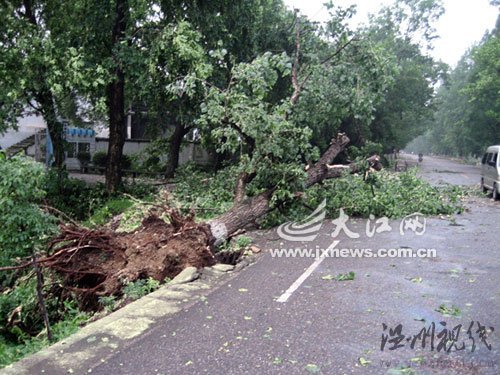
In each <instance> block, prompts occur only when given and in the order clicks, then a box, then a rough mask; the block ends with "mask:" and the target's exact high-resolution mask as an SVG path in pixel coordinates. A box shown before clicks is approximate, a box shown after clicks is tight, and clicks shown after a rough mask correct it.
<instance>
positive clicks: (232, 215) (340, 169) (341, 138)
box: [209, 134, 382, 244]
mask: <svg viewBox="0 0 500 375" xmlns="http://www.w3.org/2000/svg"><path fill="white" fill-rule="evenodd" d="M348 143H349V138H348V137H347V136H346V135H345V134H338V135H337V138H334V139H332V141H331V142H330V147H329V148H328V149H327V150H326V152H325V153H324V154H323V155H322V156H321V158H320V159H319V160H318V161H317V162H316V163H315V164H314V165H313V166H312V167H309V168H307V167H306V168H307V180H306V182H305V186H304V187H305V188H306V189H307V188H308V187H311V186H312V185H315V184H317V183H320V182H322V181H323V180H326V179H330V178H339V177H341V176H342V175H343V173H346V171H349V172H350V173H356V172H359V171H361V170H362V168H363V166H362V165H361V163H351V164H349V165H331V163H333V160H334V159H335V158H336V157H337V155H338V154H339V153H340V152H342V151H343V150H344V149H345V147H346V146H347V144H348ZM366 161H367V162H368V169H367V170H369V169H372V170H380V169H381V168H382V165H381V163H380V158H379V157H378V156H377V155H373V156H371V157H370V158H368V159H367V160H366ZM363 172H364V171H363ZM274 191H275V188H270V189H268V190H266V191H264V192H263V193H261V194H259V195H256V196H254V197H249V198H246V199H244V200H241V199H235V204H234V205H233V207H232V208H231V209H229V210H228V211H227V212H226V213H224V214H222V215H221V216H219V217H217V218H215V219H213V220H211V221H210V222H209V225H210V228H211V232H212V235H213V237H214V242H215V243H216V244H217V243H220V242H223V241H224V240H225V239H227V238H228V237H230V236H231V235H232V234H233V233H235V232H236V231H238V230H239V229H241V228H244V227H245V226H246V225H248V224H250V223H253V222H255V221H256V220H257V219H259V218H260V217H262V216H264V215H265V214H267V213H268V212H270V211H271V210H272V209H273V208H274V207H272V206H271V204H270V202H271V197H272V195H273V193H274Z"/></svg>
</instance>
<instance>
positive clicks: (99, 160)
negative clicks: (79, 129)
mask: <svg viewBox="0 0 500 375" xmlns="http://www.w3.org/2000/svg"><path fill="white" fill-rule="evenodd" d="M107 160H108V154H107V152H104V151H97V152H96V153H95V154H94V156H93V157H92V163H93V164H94V165H95V166H96V167H101V168H106V161H107Z"/></svg>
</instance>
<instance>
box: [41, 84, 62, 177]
mask: <svg viewBox="0 0 500 375" xmlns="http://www.w3.org/2000/svg"><path fill="white" fill-rule="evenodd" d="M36 101H37V103H38V105H39V106H40V112H41V114H42V116H43V119H44V120H45V122H46V123H47V129H48V131H49V135H50V139H51V141H52V147H53V152H54V166H55V167H56V168H57V169H58V170H62V168H63V165H64V138H63V130H64V129H63V124H62V123H61V122H60V121H58V120H57V114H56V108H55V103H54V97H53V95H52V92H51V91H50V90H49V89H46V88H44V89H42V90H40V92H38V93H37V94H36Z"/></svg>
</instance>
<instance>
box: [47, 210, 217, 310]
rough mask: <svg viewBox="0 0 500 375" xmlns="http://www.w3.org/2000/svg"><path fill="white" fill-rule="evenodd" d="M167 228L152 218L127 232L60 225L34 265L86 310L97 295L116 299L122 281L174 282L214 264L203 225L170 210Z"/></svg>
mask: <svg viewBox="0 0 500 375" xmlns="http://www.w3.org/2000/svg"><path fill="white" fill-rule="evenodd" d="M168 215H169V218H170V223H167V222H166V221H164V220H163V219H161V218H159V217H158V216H157V215H156V214H154V213H151V214H150V215H149V216H148V217H146V218H145V219H144V220H143V222H142V225H141V226H140V227H139V228H138V229H137V230H135V231H134V232H131V233H115V232H113V231H111V230H110V229H96V230H90V229H86V228H82V227H75V226H62V227H61V234H60V235H59V236H58V237H57V238H55V239H53V241H52V242H51V243H50V246H49V253H51V255H49V256H46V257H44V258H40V259H39V260H38V262H39V264H40V265H41V266H43V267H44V268H46V269H51V270H53V271H55V272H57V273H58V274H59V275H61V276H62V278H63V281H64V285H63V287H64V288H65V289H66V290H68V291H71V292H74V293H75V294H76V296H77V298H78V299H79V301H80V303H81V305H82V307H83V308H85V309H93V308H95V306H96V303H97V300H98V298H99V297H101V296H110V295H120V294H122V288H123V286H124V283H125V282H133V281H135V280H138V279H144V278H152V279H155V280H158V281H163V280H164V279H165V278H173V277H174V276H176V275H177V274H178V273H180V272H181V271H182V270H183V269H184V268H186V267H188V266H194V267H197V268H201V267H204V266H209V265H212V264H214V263H215V258H214V255H213V252H212V246H211V244H212V242H213V238H212V235H211V233H210V230H209V227H208V226H207V225H206V224H198V223H195V222H194V220H193V216H192V215H191V216H187V217H182V216H181V215H180V214H179V213H178V212H176V211H172V210H171V211H169V213H168Z"/></svg>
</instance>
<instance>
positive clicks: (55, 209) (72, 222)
mask: <svg viewBox="0 0 500 375" xmlns="http://www.w3.org/2000/svg"><path fill="white" fill-rule="evenodd" d="M42 208H43V209H44V210H46V211H48V212H49V213H54V214H56V215H58V216H60V218H59V219H60V220H61V222H62V223H65V221H63V220H62V219H64V220H66V222H69V223H71V224H72V225H74V226H76V227H80V224H78V223H77V222H76V221H74V220H73V219H72V218H70V217H69V216H68V215H67V214H65V213H64V212H62V211H60V210H58V209H57V208H55V207H52V206H49V205H48V204H44V205H43V206H42Z"/></svg>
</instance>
